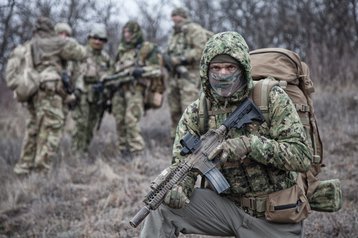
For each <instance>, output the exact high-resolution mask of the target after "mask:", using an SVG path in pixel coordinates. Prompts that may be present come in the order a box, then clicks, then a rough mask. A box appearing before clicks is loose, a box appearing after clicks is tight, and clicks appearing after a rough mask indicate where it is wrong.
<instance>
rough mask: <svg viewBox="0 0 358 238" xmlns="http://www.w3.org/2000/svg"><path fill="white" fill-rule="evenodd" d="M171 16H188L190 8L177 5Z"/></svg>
mask: <svg viewBox="0 0 358 238" xmlns="http://www.w3.org/2000/svg"><path fill="white" fill-rule="evenodd" d="M171 16H181V17H183V18H188V10H186V9H185V8H182V7H177V8H175V9H173V11H172V14H171Z"/></svg>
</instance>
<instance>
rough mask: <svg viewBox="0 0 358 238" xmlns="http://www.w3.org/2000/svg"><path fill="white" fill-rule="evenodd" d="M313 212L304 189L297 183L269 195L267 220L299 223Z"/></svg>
mask: <svg viewBox="0 0 358 238" xmlns="http://www.w3.org/2000/svg"><path fill="white" fill-rule="evenodd" d="M310 213H311V207H310V205H309V203H308V199H307V197H306V196H305V194H304V192H303V190H302V189H301V188H300V187H299V186H298V185H297V184H296V185H294V186H292V187H290V188H287V189H283V190H280V191H277V192H274V193H271V194H269V195H268V197H267V200H266V212H265V217H266V220H268V221H271V222H277V223H298V222H300V221H302V220H304V219H305V218H307V217H308V215H309V214H310Z"/></svg>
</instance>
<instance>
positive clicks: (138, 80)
mask: <svg viewBox="0 0 358 238" xmlns="http://www.w3.org/2000/svg"><path fill="white" fill-rule="evenodd" d="M160 70H161V56H160V53H159V51H158V48H157V46H156V45H155V44H153V43H151V42H148V41H144V39H143V34H142V30H141V27H140V26H139V24H138V23H137V22H135V21H129V22H127V23H126V24H125V25H124V27H123V30H122V39H121V42H120V44H119V47H118V53H117V57H116V62H115V71H116V72H124V71H128V73H129V74H130V75H131V76H132V77H133V80H132V81H130V82H128V83H125V84H123V85H122V86H121V87H120V88H119V89H118V91H117V92H116V93H115V94H114V97H113V100H112V102H113V109H112V113H113V115H114V117H115V119H116V126H117V135H118V150H119V151H120V153H124V154H125V153H126V152H128V151H129V152H130V153H131V155H140V154H141V153H142V152H143V150H144V147H145V143H144V140H143V137H142V135H141V129H140V124H139V123H140V120H141V118H142V116H143V113H144V94H145V90H146V88H147V87H148V83H149V80H153V78H147V77H146V76H145V75H148V74H151V72H158V71H159V72H160ZM157 77H161V73H160V74H159V75H157ZM119 80H120V79H119Z"/></svg>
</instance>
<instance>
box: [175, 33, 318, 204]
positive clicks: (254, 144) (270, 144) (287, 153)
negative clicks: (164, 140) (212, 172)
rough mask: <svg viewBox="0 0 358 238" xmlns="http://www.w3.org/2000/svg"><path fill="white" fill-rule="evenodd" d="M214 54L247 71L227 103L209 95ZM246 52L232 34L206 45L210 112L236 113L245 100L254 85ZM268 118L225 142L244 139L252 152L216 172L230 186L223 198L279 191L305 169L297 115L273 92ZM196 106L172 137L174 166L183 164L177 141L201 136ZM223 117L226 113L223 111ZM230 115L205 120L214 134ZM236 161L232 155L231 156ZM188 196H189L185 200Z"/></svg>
mask: <svg viewBox="0 0 358 238" xmlns="http://www.w3.org/2000/svg"><path fill="white" fill-rule="evenodd" d="M218 54H228V55H230V56H232V57H233V58H235V59H236V60H238V61H239V62H240V64H241V65H242V67H243V69H244V71H245V78H246V81H247V83H246V86H245V87H244V88H242V89H240V90H238V91H237V92H236V93H234V94H233V95H232V96H230V97H229V98H222V97H220V96H219V95H218V94H216V93H215V91H214V90H212V89H211V86H210V84H209V80H208V66H209V63H210V61H211V60H212V59H213V58H214V57H215V56H216V55H218ZM250 71H251V67H250V59H249V55H248V47H247V45H246V43H245V41H244V39H243V38H242V37H241V36H240V35H239V34H238V33H236V32H225V33H219V34H216V35H215V36H214V37H212V38H211V39H210V40H209V41H208V42H207V44H206V46H205V49H204V51H203V56H202V58H201V62H200V78H201V83H202V87H203V91H204V93H205V96H206V97H207V98H208V99H209V100H210V101H211V103H212V108H211V110H212V111H215V110H219V109H221V110H223V111H225V109H227V108H232V107H236V106H238V105H239V104H240V102H241V101H242V100H243V99H245V98H246V97H248V96H249V94H250V92H251V90H252V88H253V81H252V78H251V72H250ZM268 106H269V116H268V121H266V122H264V123H263V124H261V125H259V124H255V123H252V124H250V125H249V126H246V127H244V128H242V129H232V130H231V131H230V132H229V133H228V135H227V138H237V137H239V136H241V135H245V136H247V137H249V138H250V144H251V152H250V153H249V154H248V155H247V157H246V158H245V159H244V160H243V162H241V160H235V158H229V159H228V161H231V162H227V163H225V164H222V165H221V167H220V170H221V172H222V173H223V175H224V176H225V177H226V179H227V180H228V182H229V184H230V188H229V189H228V190H227V191H225V192H224V193H226V194H229V195H231V196H235V197H237V196H242V195H247V196H255V195H262V194H268V193H271V192H274V191H278V190H282V189H285V188H287V187H290V186H292V185H294V184H295V182H296V177H297V173H296V172H304V171H307V170H308V169H309V166H310V163H311V152H310V150H309V148H308V146H307V143H306V137H305V132H304V129H303V126H302V124H301V122H300V119H299V116H298V114H297V112H296V109H295V107H294V105H293V103H292V101H291V100H290V98H289V97H288V95H287V94H286V93H285V92H284V91H283V90H282V89H281V88H279V87H277V86H275V87H273V88H272V90H271V92H270V93H269V102H268ZM198 109H199V100H197V101H195V102H193V103H192V104H191V105H190V106H189V107H188V108H187V109H186V110H185V112H184V114H183V116H182V118H181V120H180V122H179V124H178V127H177V132H176V138H175V142H174V146H173V163H174V166H175V164H176V163H177V162H179V161H181V160H183V159H185V157H183V156H181V155H180V150H181V148H182V146H181V145H180V143H179V141H180V139H181V138H182V137H183V136H184V135H185V134H186V133H187V132H190V133H192V134H196V135H200V130H199V115H198V111H199V110H198ZM226 111H227V110H226ZM228 115H229V114H226V113H223V114H218V115H215V116H211V117H210V118H209V128H217V127H219V126H220V125H221V124H222V122H223V121H224V120H225V119H226V118H227V116H228ZM230 156H234V155H230ZM195 176H196V174H195V173H192V174H191V175H190V176H187V178H186V179H185V180H184V182H183V185H184V187H185V188H186V191H189V192H190V191H191V190H192V188H193V186H194V182H195V180H196V178H195ZM189 195H190V194H189Z"/></svg>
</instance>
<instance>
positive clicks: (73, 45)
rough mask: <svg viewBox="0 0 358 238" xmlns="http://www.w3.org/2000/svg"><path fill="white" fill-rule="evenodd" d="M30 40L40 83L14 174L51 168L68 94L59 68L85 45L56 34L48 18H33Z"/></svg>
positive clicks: (76, 57)
mask: <svg viewBox="0 0 358 238" xmlns="http://www.w3.org/2000/svg"><path fill="white" fill-rule="evenodd" d="M32 42H33V59H34V62H35V65H36V70H38V72H39V73H40V78H39V80H40V82H41V83H40V89H39V91H38V92H37V93H36V94H35V95H34V97H33V98H31V99H30V100H29V101H28V102H27V108H28V110H29V118H28V120H27V125H26V132H25V138H24V141H23V145H22V151H21V155H20V160H19V162H18V163H17V164H16V166H15V168H14V172H15V173H17V174H27V173H29V172H30V171H31V170H42V171H48V170H49V169H50V168H51V161H52V160H53V159H54V157H55V156H56V153H57V150H58V146H59V144H60V140H61V137H62V133H63V129H64V99H65V97H66V96H67V94H66V93H65V92H64V88H63V85H62V82H61V80H60V79H61V76H60V72H61V70H63V68H64V67H65V65H66V61H68V60H81V59H83V58H84V57H85V56H86V51H85V48H84V47H83V46H81V45H80V44H78V43H77V41H75V40H74V39H71V38H62V37H58V36H56V35H55V31H54V27H53V26H52V25H51V23H50V21H49V19H47V18H45V19H44V18H40V19H38V21H37V22H36V27H35V31H34V37H33V39H32Z"/></svg>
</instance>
